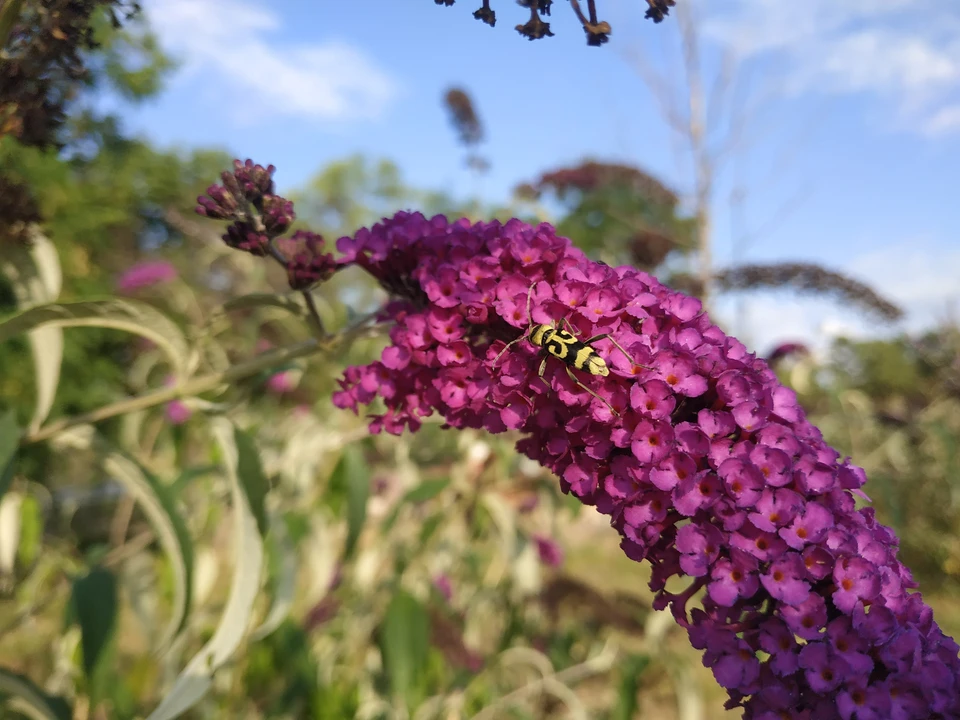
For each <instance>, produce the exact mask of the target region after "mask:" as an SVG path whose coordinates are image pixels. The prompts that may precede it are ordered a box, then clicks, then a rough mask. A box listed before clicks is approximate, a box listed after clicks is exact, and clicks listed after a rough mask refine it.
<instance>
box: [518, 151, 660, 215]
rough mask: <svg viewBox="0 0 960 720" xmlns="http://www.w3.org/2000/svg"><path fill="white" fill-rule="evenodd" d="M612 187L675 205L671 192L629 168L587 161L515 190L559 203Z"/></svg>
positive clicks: (649, 177) (547, 174) (544, 176)
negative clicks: (574, 195) (571, 194)
mask: <svg viewBox="0 0 960 720" xmlns="http://www.w3.org/2000/svg"><path fill="white" fill-rule="evenodd" d="M613 185H617V186H621V187H628V188H630V189H631V190H633V191H634V192H636V193H637V194H638V195H640V196H642V197H645V198H647V199H649V200H650V201H651V202H654V203H657V204H659V205H667V206H671V207H672V206H675V205H676V204H677V203H678V202H679V198H678V197H677V194H676V193H675V192H674V191H673V190H671V189H670V188H668V187H667V186H666V185H664V184H663V183H661V182H660V181H659V180H657V179H656V178H655V177H653V176H652V175H649V174H647V173H645V172H644V171H643V170H639V169H638V168H635V167H633V166H631V165H619V164H616V163H604V162H597V161H595V160H587V161H585V162H582V163H581V164H580V165H577V166H575V167H570V168H560V169H559V170H551V171H550V172H546V173H544V174H543V175H541V176H540V178H539V179H538V180H536V181H535V182H533V183H530V184H526V185H521V186H520V187H518V188H517V193H518V194H520V195H521V196H524V197H532V198H538V197H540V195H541V194H543V193H544V192H547V191H553V192H554V193H556V194H557V196H558V197H559V198H561V199H562V198H563V197H564V195H566V194H567V193H569V192H570V191H571V190H576V191H580V192H589V191H591V190H597V189H598V188H601V187H608V186H613Z"/></svg>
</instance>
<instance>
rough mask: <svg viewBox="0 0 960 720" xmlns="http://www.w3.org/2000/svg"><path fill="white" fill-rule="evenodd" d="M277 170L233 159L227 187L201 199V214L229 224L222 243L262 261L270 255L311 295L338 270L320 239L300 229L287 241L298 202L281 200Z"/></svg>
mask: <svg viewBox="0 0 960 720" xmlns="http://www.w3.org/2000/svg"><path fill="white" fill-rule="evenodd" d="M275 171H276V168H275V167H274V166H273V165H270V166H268V167H263V166H262V165H256V164H254V162H253V161H252V160H247V161H246V162H241V161H240V160H234V162H233V171H232V172H228V171H224V172H223V173H222V174H221V176H220V177H221V180H222V181H223V184H222V185H211V186H210V187H209V188H207V192H206V195H201V196H200V197H198V198H197V202H198V203H199V204H198V205H197V208H196V211H197V213H198V214H200V215H203V216H205V217H209V218H213V219H215V220H227V221H230V225H228V226H227V231H226V233H225V234H224V235H223V241H224V242H225V243H226V244H227V245H229V246H230V247H232V248H235V249H237V250H243V251H244V252H248V253H250V254H251V255H256V256H259V257H266V256H271V257H273V258H274V259H276V260H277V261H278V262H279V263H280V264H281V265H283V266H284V268H285V269H286V271H287V280H288V282H289V283H290V287H291V288H292V289H294V290H308V289H309V288H311V287H313V286H314V285H316V284H317V283H321V282H323V281H324V280H327V279H328V278H330V276H331V275H333V273H334V272H336V270H337V263H336V261H335V260H334V258H333V255H332V254H331V253H328V252H324V240H323V237H322V236H321V235H318V234H317V233H314V232H310V231H308V230H297V231H296V232H294V233H293V234H292V235H290V236H289V237H282V236H283V235H284V233H286V232H287V230H289V229H290V226H291V225H292V224H293V221H294V218H295V217H296V215H295V213H294V211H293V203H292V202H290V201H289V200H287V199H286V198H284V197H282V196H280V195H277V194H276V189H275V187H274V183H273V173H274V172H275Z"/></svg>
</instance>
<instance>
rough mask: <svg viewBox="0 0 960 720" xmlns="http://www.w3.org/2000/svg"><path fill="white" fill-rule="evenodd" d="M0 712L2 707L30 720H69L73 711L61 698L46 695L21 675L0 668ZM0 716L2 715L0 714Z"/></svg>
mask: <svg viewBox="0 0 960 720" xmlns="http://www.w3.org/2000/svg"><path fill="white" fill-rule="evenodd" d="M3 695H6V696H7V699H6V700H5V701H4V700H2V699H0V711H2V710H3V705H4V703H6V707H7V708H9V709H10V710H13V711H14V712H18V713H20V714H21V715H25V716H26V717H28V718H31V720H71V719H72V718H73V710H71V709H70V706H69V705H68V704H67V702H66V701H65V700H64V699H63V698H59V697H54V696H52V695H47V694H46V693H45V692H43V690H41V689H40V688H38V687H37V686H36V685H34V684H33V682H31V681H30V680H29V679H28V678H26V677H24V676H23V675H18V674H17V673H14V672H11V671H9V670H7V669H5V668H2V667H0V696H3ZM0 716H3V713H2V712H0Z"/></svg>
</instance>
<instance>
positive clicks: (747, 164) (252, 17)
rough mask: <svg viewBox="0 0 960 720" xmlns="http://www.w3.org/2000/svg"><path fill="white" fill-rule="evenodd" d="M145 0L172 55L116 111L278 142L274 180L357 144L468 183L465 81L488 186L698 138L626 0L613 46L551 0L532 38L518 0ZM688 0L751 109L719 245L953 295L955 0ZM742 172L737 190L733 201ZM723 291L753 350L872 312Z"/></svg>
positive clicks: (168, 140) (630, 158) (294, 181)
mask: <svg viewBox="0 0 960 720" xmlns="http://www.w3.org/2000/svg"><path fill="white" fill-rule="evenodd" d="M680 1H681V2H686V1H687V0H680ZM143 5H144V6H145V8H146V10H147V12H148V15H149V17H150V20H151V23H152V25H153V27H154V29H155V30H156V31H157V32H158V34H159V35H160V38H161V41H162V43H163V45H164V47H165V48H167V49H168V50H169V51H170V52H171V53H172V54H173V55H174V56H176V57H178V58H179V59H180V60H181V62H182V67H181V69H180V71H179V72H178V73H177V75H176V76H175V77H174V78H173V80H172V81H171V82H170V84H169V86H168V88H167V89H166V91H165V92H164V94H163V95H162V96H161V97H160V98H158V99H156V100H154V101H151V102H150V103H148V104H146V105H144V106H141V107H138V108H131V109H125V110H124V112H123V115H124V117H125V120H126V123H127V127H128V128H129V129H130V130H132V131H135V132H140V133H143V134H145V135H146V136H148V137H149V138H150V139H152V140H153V141H155V142H157V143H159V144H161V145H162V146H165V147H173V146H180V147H191V146H198V147H199V146H211V145H214V146H220V147H224V148H226V149H228V150H229V151H230V152H231V153H233V154H235V155H238V156H240V157H252V158H253V159H255V160H256V161H258V162H261V163H273V164H275V165H276V166H277V167H278V173H277V180H278V184H279V185H280V186H281V188H290V187H293V186H296V185H298V184H300V183H303V182H304V181H306V180H307V179H308V178H309V177H310V176H311V175H312V174H313V173H315V172H316V171H317V170H319V169H320V168H321V167H322V166H323V165H324V164H325V163H327V162H329V161H331V160H334V159H337V158H341V157H344V156H346V155H348V154H351V153H354V152H361V153H363V154H365V155H368V156H371V157H387V158H391V159H393V160H395V161H396V162H397V163H398V164H399V165H400V167H401V168H402V170H403V172H404V175H405V178H406V179H407V180H408V181H409V182H410V183H412V184H414V185H417V186H420V187H424V188H445V189H448V190H452V191H453V192H455V193H458V194H468V193H469V192H470V191H472V190H473V189H474V188H475V187H476V185H475V183H474V181H473V178H472V177H471V176H470V175H469V174H468V173H467V171H466V170H465V169H464V167H463V164H462V157H463V153H462V151H461V149H460V148H459V146H458V145H457V143H456V137H455V134H454V132H453V130H452V128H451V127H450V125H449V120H448V118H447V116H446V113H445V111H444V108H443V107H442V106H441V103H440V98H441V96H442V93H443V92H444V90H445V89H447V88H448V87H450V86H452V85H458V86H463V87H465V88H466V89H468V91H469V92H470V93H471V95H472V97H473V99H474V101H475V104H476V106H477V108H478V110H479V113H480V115H481V119H482V120H483V123H484V126H485V129H486V133H487V137H488V140H487V142H486V143H485V145H484V147H483V154H484V156H485V157H487V158H488V159H489V160H490V161H491V163H492V169H491V171H490V172H489V173H488V174H487V175H486V176H485V178H484V179H483V181H482V184H481V186H480V187H481V191H482V194H483V196H484V197H485V198H486V199H488V200H499V201H503V200H505V199H506V198H507V197H508V196H509V193H510V191H511V189H512V188H513V187H514V186H515V185H516V184H517V183H519V182H523V181H525V180H529V179H532V178H534V177H536V176H537V175H538V174H539V173H540V172H542V171H544V170H547V169H552V168H556V167H561V166H563V165H566V164H571V163H575V162H577V161H579V160H580V159H581V158H583V157H584V156H592V157H597V158H601V159H606V160H611V161H617V162H626V163H633V164H637V165H640V166H641V167H644V168H646V169H647V170H649V171H650V172H652V173H653V174H655V175H657V176H658V177H660V178H661V179H662V180H664V181H665V182H667V183H668V184H670V185H672V186H674V187H676V188H678V189H679V190H680V191H681V192H689V191H690V190H691V189H692V174H691V162H690V158H689V155H688V154H686V153H685V149H684V148H685V146H684V144H683V143H682V142H679V141H678V140H677V136H676V135H675V134H673V133H672V132H671V130H670V128H669V126H668V124H667V123H666V122H665V120H664V115H663V113H662V112H661V106H660V104H659V103H658V100H657V96H656V95H655V94H652V93H651V92H650V91H649V89H648V87H647V86H646V85H645V83H644V80H643V72H641V71H640V70H639V69H638V68H639V67H640V63H639V61H638V60H637V58H638V57H642V58H643V67H646V68H648V69H650V70H652V71H653V72H655V73H662V74H664V76H665V77H671V78H673V79H674V82H672V83H670V85H669V87H670V88H671V89H673V90H675V91H676V92H677V94H678V97H679V98H680V99H682V93H683V90H684V83H683V67H682V62H681V59H680V56H679V53H678V52H677V48H678V42H679V30H678V28H679V25H678V23H677V21H676V18H674V17H671V18H670V19H668V20H667V21H666V22H664V23H663V24H661V25H654V24H652V23H650V22H644V21H642V20H641V16H642V6H643V3H641V2H639V0H600V1H599V2H598V7H599V8H600V14H601V16H602V19H607V20H609V21H610V22H611V24H612V25H613V28H614V33H613V35H612V36H611V41H610V43H608V44H607V45H605V46H604V47H602V48H591V47H587V46H586V44H585V42H584V38H583V33H582V31H581V30H580V27H579V25H578V23H577V21H576V19H575V17H574V16H573V13H572V12H571V11H570V9H569V7H567V3H566V2H565V1H564V0H558V1H557V2H555V3H554V10H553V17H552V28H553V30H554V32H555V34H556V35H555V37H552V38H546V39H544V40H540V41H536V42H529V41H527V40H525V39H524V38H522V37H520V36H519V35H518V34H517V33H516V32H515V31H514V30H513V26H514V25H515V24H517V23H520V22H523V21H524V19H525V11H524V10H523V9H522V8H519V7H518V6H516V4H515V3H513V2H510V1H509V0H499V2H495V3H494V8H495V9H496V10H497V14H498V22H497V27H496V28H489V27H488V26H486V25H483V24H482V23H480V22H478V21H476V20H474V19H473V17H472V11H473V10H474V9H475V6H478V5H479V2H478V0H476V1H475V0H460V1H459V2H458V3H456V5H454V6H453V7H443V6H437V5H435V4H434V3H432V2H429V0H403V1H402V2H400V1H399V0H350V2H330V1H329V0H321V1H320V2H317V1H316V0H272V1H271V2H266V1H265V0H146V1H145V2H144V3H143ZM694 7H695V8H697V12H696V13H695V17H696V20H697V27H698V28H699V33H700V36H701V39H702V43H703V54H702V71H703V77H704V80H705V82H706V83H707V84H708V86H709V85H710V84H711V83H712V81H713V79H714V78H715V77H717V74H718V72H719V68H720V67H721V58H723V57H724V55H725V54H730V55H731V56H732V57H735V58H736V59H737V64H736V70H735V72H734V73H733V77H735V78H737V79H738V80H737V83H735V84H734V87H737V88H739V89H738V91H737V95H736V98H737V101H736V102H735V103H734V104H735V106H737V107H741V106H742V107H745V108H748V109H749V110H746V111H745V115H746V116H747V121H746V125H745V130H744V132H743V137H744V142H742V143H741V144H740V145H738V146H737V148H735V150H734V151H733V152H732V153H731V154H730V156H729V158H728V161H727V162H726V164H724V165H723V166H721V173H720V175H719V177H718V180H717V184H716V192H715V194H714V202H713V205H712V213H713V228H714V233H713V245H714V247H715V259H716V263H717V264H718V265H720V266H724V265H727V264H729V263H730V262H731V261H732V259H733V258H735V257H739V258H740V259H741V260H743V261H746V262H762V261H769V260H805V261H813V262H818V263H821V264H824V265H828V266H830V267H834V268H836V269H839V270H842V271H844V272H846V273H848V274H852V275H854V276H856V277H859V278H862V279H864V280H869V281H870V282H871V283H872V284H873V285H874V286H875V287H876V288H877V289H878V290H879V291H881V292H883V293H885V294H887V295H888V296H890V297H891V298H892V299H894V300H896V301H897V302H899V303H901V304H902V305H904V306H905V307H906V308H907V309H908V310H909V316H908V319H907V321H906V322H905V323H903V324H902V325H900V326H898V327H900V328H909V329H916V328H919V327H923V326H925V325H929V324H930V323H931V322H933V321H934V320H936V319H938V318H941V319H942V318H944V317H946V316H947V313H948V310H949V308H950V306H951V303H957V301H958V299H960V235H958V228H960V201H958V199H957V189H958V182H957V180H958V178H960V170H958V168H960V5H957V4H956V3H953V2H950V1H946V0H843V1H842V2H836V0H805V2H803V3H800V2H793V1H792V0H723V2H719V1H716V0H715V1H714V2H711V3H710V4H709V6H707V5H705V3H704V2H703V0H700V1H699V2H694ZM721 8H722V9H721ZM741 99H743V102H740V100H741ZM718 115H719V116H720V117H724V114H723V113H718ZM723 129H724V128H723V123H722V122H721V124H720V126H719V127H718V128H717V131H716V132H715V133H714V135H715V139H716V140H717V141H720V140H722V139H723V136H724V133H723ZM734 191H737V194H739V195H740V196H741V197H742V198H743V201H742V202H741V203H740V204H739V205H736V206H735V205H734V204H733V203H732V202H731V195H732V194H734ZM749 235H753V236H754V238H753V240H751V241H750V242H747V243H745V242H744V241H743V238H744V237H745V236H749ZM738 247H739V248H740V249H739V250H737V248H738ZM958 309H960V308H958ZM715 314H716V316H717V318H718V319H719V320H720V321H721V322H724V324H725V326H726V327H727V328H733V329H734V330H736V332H737V333H738V334H739V335H740V336H741V337H742V338H743V339H744V340H745V341H746V342H748V344H750V345H752V346H753V347H755V348H756V349H758V350H761V351H762V350H765V349H767V348H768V347H769V346H770V345H771V344H772V343H774V342H777V341H778V340H793V339H805V340H807V341H809V342H813V343H814V344H822V343H823V342H824V341H825V339H826V338H828V337H829V336H831V335H832V334H836V333H838V332H847V333H851V334H858V333H859V334H862V333H873V332H876V331H878V330H879V329H880V328H877V327H875V326H874V325H873V324H872V323H871V322H870V321H866V322H865V321H864V320H863V319H862V318H860V317H859V316H858V315H857V314H855V313H853V312H851V311H848V310H847V309H845V308H843V307H839V306H837V305H836V304H831V303H828V302H822V301H810V300H800V301H798V300H797V299H796V298H794V297H792V296H790V295H786V294H783V295H749V296H746V299H745V302H744V303H743V314H742V315H741V316H740V318H741V319H740V321H738V322H739V324H737V325H734V324H733V323H734V318H735V313H734V305H733V301H732V299H726V300H722V301H721V302H720V303H719V304H718V305H717V306H716V308H715ZM892 329H893V330H895V329H897V328H892ZM885 330H886V331H890V330H891V328H886V329H885Z"/></svg>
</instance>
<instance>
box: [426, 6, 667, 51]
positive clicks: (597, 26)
mask: <svg viewBox="0 0 960 720" xmlns="http://www.w3.org/2000/svg"><path fill="white" fill-rule="evenodd" d="M433 1H434V2H435V3H436V4H437V5H446V6H447V7H449V6H451V5H453V4H454V3H455V2H456V0H433ZM646 3H647V5H648V8H647V11H646V13H645V14H644V17H646V18H647V19H649V20H653V21H654V22H655V23H658V22H662V21H663V18H664V17H666V16H667V15H668V14H669V13H670V8H672V7H674V6H675V5H676V0H646ZM517 4H518V5H520V6H521V7H525V8H527V9H528V10H529V11H530V19H529V20H527V22H525V23H523V24H522V25H517V26H516V29H517V32H519V33H520V34H521V35H523V36H524V37H525V38H527V39H529V40H539V39H540V38H542V37H548V36H552V35H553V32H551V30H550V23H548V22H545V21H544V19H543V18H545V17H548V16H549V15H550V9H551V5H553V0H517ZM584 4H585V5H586V12H584V10H583V8H581V6H580V2H579V0H570V7H571V8H572V9H573V12H574V14H575V15H576V16H577V19H578V20H579V21H580V25H581V26H582V27H583V31H584V33H586V36H587V45H593V46H599V45H603V44H604V43H605V42H607V40H609V39H610V23H608V22H606V21H604V20H600V19H599V18H598V16H597V3H596V0H584ZM473 16H474V17H475V18H476V19H477V20H480V21H481V22H484V23H486V24H487V25H490V26H491V27H493V26H494V25H496V24H497V13H496V12H494V11H493V10H491V9H490V0H483V5H482V6H481V7H480V8H479V9H478V10H476V11H474V13H473Z"/></svg>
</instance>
